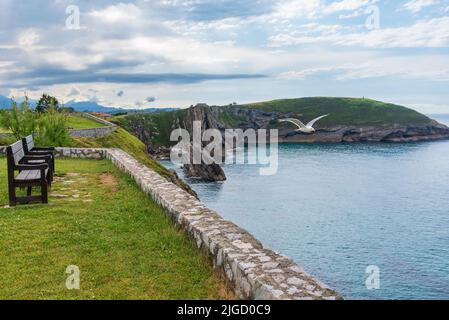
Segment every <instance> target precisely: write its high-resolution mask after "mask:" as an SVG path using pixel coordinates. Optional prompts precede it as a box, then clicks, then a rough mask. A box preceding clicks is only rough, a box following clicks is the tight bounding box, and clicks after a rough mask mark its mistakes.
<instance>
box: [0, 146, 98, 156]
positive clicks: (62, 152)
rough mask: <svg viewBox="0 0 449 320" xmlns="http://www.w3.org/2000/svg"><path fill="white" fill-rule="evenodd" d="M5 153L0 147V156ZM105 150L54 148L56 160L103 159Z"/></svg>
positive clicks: (4, 148) (2, 147)
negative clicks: (63, 158) (64, 158)
mask: <svg viewBox="0 0 449 320" xmlns="http://www.w3.org/2000/svg"><path fill="white" fill-rule="evenodd" d="M5 153H6V146H0V154H5ZM106 153H107V149H95V148H91V149H89V148H56V157H57V158H62V157H66V158H80V159H104V158H106Z"/></svg>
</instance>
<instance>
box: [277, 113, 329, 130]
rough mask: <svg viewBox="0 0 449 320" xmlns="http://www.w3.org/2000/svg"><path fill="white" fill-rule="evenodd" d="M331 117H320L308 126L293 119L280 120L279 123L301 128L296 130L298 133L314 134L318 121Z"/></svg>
mask: <svg viewBox="0 0 449 320" xmlns="http://www.w3.org/2000/svg"><path fill="white" fill-rule="evenodd" d="M327 116H329V114H326V115H324V116H321V117H318V118H316V119H313V120H312V121H310V122H309V123H308V124H304V123H302V122H301V121H300V120H298V119H293V118H289V119H280V120H279V122H291V123H293V124H294V125H295V126H297V127H299V129H297V130H295V131H296V132H304V133H314V132H315V129H314V128H313V125H314V124H315V123H316V122H317V121H318V120H321V119H323V118H325V117H327Z"/></svg>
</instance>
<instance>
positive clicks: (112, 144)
mask: <svg viewBox="0 0 449 320" xmlns="http://www.w3.org/2000/svg"><path fill="white" fill-rule="evenodd" d="M73 147H78V148H119V149H122V150H123V151H125V152H127V153H129V154H130V155H132V156H133V157H134V158H136V159H137V160H139V162H141V163H142V164H144V165H146V166H147V167H149V168H150V169H152V170H154V171H155V172H157V173H159V174H160V175H161V176H163V177H165V178H167V179H168V180H170V181H172V180H173V177H172V174H171V173H170V171H168V170H167V168H165V167H164V166H163V165H161V164H160V163H159V162H158V161H156V160H154V159H153V158H151V157H150V156H149V155H148V152H147V147H146V146H145V144H144V143H143V142H142V141H140V140H139V139H138V138H137V137H135V136H133V135H132V134H130V133H129V132H128V131H126V130H125V129H123V128H118V129H117V130H116V131H115V132H114V133H112V134H110V135H107V136H105V137H101V138H76V139H74V144H73ZM174 182H176V183H177V184H178V185H179V186H180V187H182V188H183V189H185V190H186V191H188V192H190V193H192V194H193V191H192V189H191V188H190V186H189V185H188V184H186V183H185V182H184V181H182V180H181V179H178V180H176V181H174Z"/></svg>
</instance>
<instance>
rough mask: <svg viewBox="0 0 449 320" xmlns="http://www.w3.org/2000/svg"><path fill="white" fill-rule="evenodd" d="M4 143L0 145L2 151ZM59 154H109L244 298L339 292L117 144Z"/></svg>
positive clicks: (327, 297) (316, 296)
mask: <svg viewBox="0 0 449 320" xmlns="http://www.w3.org/2000/svg"><path fill="white" fill-rule="evenodd" d="M1 150H2V147H0V152H1ZM57 154H58V156H64V157H74V158H95V159H101V158H107V159H110V160H111V161H112V162H113V163H114V164H115V165H116V166H117V167H118V168H119V169H120V170H121V171H123V172H125V173H127V174H129V175H130V176H131V177H132V178H133V179H134V180H135V181H136V183H137V184H138V185H139V186H140V188H141V189H142V190H143V191H144V192H145V193H146V194H148V195H150V196H151V197H152V198H153V199H154V200H155V201H156V202H157V203H159V204H160V205H161V206H162V207H163V208H164V209H165V211H166V213H167V215H168V216H169V217H170V218H171V219H172V221H173V222H174V223H175V225H177V226H178V227H180V228H181V229H182V230H184V231H185V232H186V233H187V234H188V235H189V237H190V238H191V239H192V240H193V241H194V242H195V243H196V245H197V246H198V248H200V249H201V250H203V251H204V252H205V253H207V254H208V255H210V256H211V257H212V259H213V261H214V267H215V269H216V270H217V271H219V272H221V273H222V274H223V275H224V276H225V278H226V279H227V280H228V281H229V283H230V285H231V286H232V287H233V288H234V290H235V293H236V294H237V295H238V296H239V297H240V298H242V299H266V300H277V299H287V300H317V299H324V300H337V299H341V298H342V297H341V296H340V295H339V294H338V293H337V292H335V291H333V290H332V289H330V288H329V287H327V286H326V285H325V284H323V283H321V282H320V281H318V280H316V279H314V278H313V277H312V276H310V275H309V274H307V273H306V272H305V271H304V270H303V269H302V268H301V267H299V266H298V265H297V264H296V263H295V262H293V261H292V260H291V259H290V258H288V257H286V256H283V255H281V254H279V253H276V252H274V251H272V250H269V249H267V248H264V246H263V245H262V244H261V243H260V242H259V241H258V240H257V239H255V238H254V237H253V236H252V235H251V234H249V233H248V232H247V231H246V230H244V229H242V228H240V227H239V226H237V225H235V224H234V223H232V222H229V221H226V220H224V219H223V218H222V217H221V216H220V215H218V214H217V213H216V212H214V211H212V210H210V209H209V208H207V207H206V206H205V205H204V204H203V203H201V202H200V201H199V200H197V199H196V198H195V197H193V196H192V195H190V194H189V193H187V192H186V191H184V190H183V189H181V188H180V187H178V186H176V185H175V184H173V183H171V182H169V181H167V180H166V179H165V178H163V177H162V176H160V175H159V174H157V173H156V172H154V171H153V170H151V169H149V168H148V167H146V166H145V165H143V164H141V163H139V162H138V161H137V160H136V159H134V158H133V157H131V156H130V155H129V154H127V153H125V152H124V151H122V150H119V149H72V148H58V149H57Z"/></svg>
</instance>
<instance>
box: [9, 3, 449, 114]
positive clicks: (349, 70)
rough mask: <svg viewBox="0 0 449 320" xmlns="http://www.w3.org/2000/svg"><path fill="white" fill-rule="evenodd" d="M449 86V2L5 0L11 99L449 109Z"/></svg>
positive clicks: (135, 104) (116, 103)
mask: <svg viewBox="0 0 449 320" xmlns="http://www.w3.org/2000/svg"><path fill="white" fill-rule="evenodd" d="M74 8H75V9H76V10H79V22H80V23H79V25H78V24H76V22H77V19H73V18H74V17H76V10H75V11H74ZM74 14H75V15H74ZM67 22H68V24H67ZM448 85H449V0H406V1H394V0H337V1H326V0H277V1H272V0H270V1H269V0H254V1H250V0H248V1H237V0H146V1H145V0H135V1H106V0H95V1H89V0H84V1H82V0H79V1H75V0H70V1H69V0H67V1H66V0H52V1H50V0H46V1H44V0H27V1H25V0H22V1H20V0H18V1H17V0H2V1H1V2H0V94H2V95H5V96H10V97H12V96H15V97H18V96H22V95H23V92H25V91H26V92H27V94H28V95H29V96H30V97H32V98H36V97H38V96H39V95H40V94H42V92H47V93H50V94H54V95H56V96H57V97H58V98H59V99H61V100H62V101H65V102H68V101H72V100H76V101H85V100H90V101H97V102H99V103H101V104H103V105H108V106H121V107H126V108H136V107H139V108H144V107H172V106H175V107H187V106H189V105H191V104H195V103H199V102H205V103H209V104H227V103H231V102H238V103H244V102H254V101H262V100H268V99H277V98H294V97H304V96H351V97H362V96H364V97H370V98H374V99H379V100H383V101H388V102H394V103H399V104H404V105H407V106H410V107H413V108H416V109H418V110H419V111H422V112H426V113H449V90H448V88H449V86H448Z"/></svg>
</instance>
